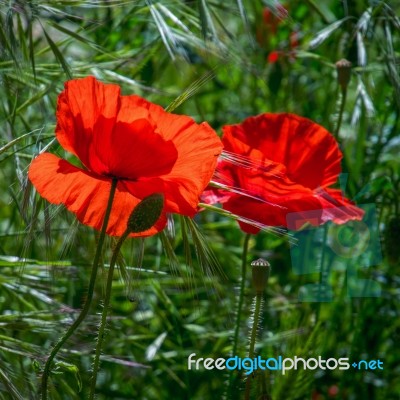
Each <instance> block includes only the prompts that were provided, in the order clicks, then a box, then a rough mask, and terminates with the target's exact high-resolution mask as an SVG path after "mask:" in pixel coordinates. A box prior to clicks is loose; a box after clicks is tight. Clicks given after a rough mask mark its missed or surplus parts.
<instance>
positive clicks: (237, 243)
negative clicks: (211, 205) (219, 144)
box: [0, 0, 400, 400]
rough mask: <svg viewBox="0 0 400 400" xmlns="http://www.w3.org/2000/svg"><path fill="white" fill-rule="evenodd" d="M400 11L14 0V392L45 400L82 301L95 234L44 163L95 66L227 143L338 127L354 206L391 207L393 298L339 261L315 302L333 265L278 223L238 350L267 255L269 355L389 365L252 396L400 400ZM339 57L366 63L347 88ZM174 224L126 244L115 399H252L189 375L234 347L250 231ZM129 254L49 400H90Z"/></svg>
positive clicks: (2, 169)
mask: <svg viewBox="0 0 400 400" xmlns="http://www.w3.org/2000/svg"><path fill="white" fill-rule="evenodd" d="M399 11H400V3H399V2H398V1H393V2H384V1H377V0H370V1H366V0H364V1H362V0H354V1H347V0H343V1H337V0H327V1H323V2H318V1H314V0H306V1H302V2H295V1H287V2H284V3H282V4H279V3H278V2H276V1H273V0H271V1H267V0H264V1H258V0H255V1H251V0H237V1H226V2H218V1H212V0H197V1H188V0H187V1H184V0H165V1H156V0H148V1H141V0H137V1H122V0H108V1H107V0H104V1H95V0H93V1H90V0H86V1H73V0H70V1H67V0H65V1H62V0H61V1H33V0H32V1H23V0H19V1H16V0H9V1H5V0H0V46H1V47H0V310H1V315H0V398H1V399H36V398H38V396H39V395H38V393H39V390H38V388H39V382H40V371H41V368H42V367H43V363H44V361H45V359H46V356H47V354H48V353H49V351H50V349H51V346H52V345H53V344H54V342H55V341H56V340H57V338H58V337H60V335H62V333H64V332H65V330H66V328H67V327H68V326H69V325H70V324H71V322H72V321H73V320H74V318H75V317H76V311H77V309H79V308H80V307H81V306H82V302H83V300H84V298H85V293H86V288H87V282H88V279H89V274H90V267H91V262H92V258H93V255H94V251H95V247H96V239H97V234H96V233H95V232H93V231H92V230H91V229H89V228H87V227H85V226H82V225H80V224H78V223H77V221H76V220H75V218H74V216H73V215H72V214H70V213H68V212H67V211H66V210H65V209H64V208H63V207H58V206H53V205H50V204H48V203H47V202H46V201H44V200H42V199H40V197H39V196H38V195H37V194H36V193H35V190H34V189H33V188H32V186H31V185H30V183H29V182H28V181H27V167H28V165H29V163H30V161H31V160H32V159H33V157H34V156H35V155H36V154H38V152H39V151H41V150H43V149H44V148H47V149H48V150H49V151H51V152H54V153H56V154H59V155H60V156H62V157H65V152H64V150H63V149H62V148H61V147H60V146H59V145H58V143H57V142H56V140H55V138H54V127H55V107H56V99H57V96H58V94H59V93H60V92H61V91H62V89H63V84H64V82H65V81H66V80H68V79H70V78H78V77H83V76H87V75H94V76H96V77H97V78H98V79H100V80H102V81H104V82H113V83H117V84H119V85H121V86H122V88H123V93H124V94H131V93H135V94H139V95H141V96H143V97H146V98H147V99H148V100H151V101H153V102H155V103H158V104H160V105H162V106H163V107H168V110H170V111H172V110H173V111H174V112H176V113H183V114H187V115H191V116H192V117H194V118H195V119H196V120H197V121H198V122H200V121H203V120H206V121H208V122H209V123H210V124H211V126H212V127H213V128H214V129H216V130H217V132H220V128H221V126H222V125H224V124H229V123H238V122H240V121H241V120H243V119H244V118H245V117H247V116H250V115H256V114H258V113H261V112H267V111H268V112H293V113H297V114H299V115H302V116H304V117H307V118H310V119H312V120H314V121H316V122H318V123H319V124H321V125H323V126H324V127H326V128H327V129H328V130H330V131H331V132H334V131H336V130H337V126H338V124H340V122H339V120H340V119H341V126H340V131H339V133H338V135H339V142H340V146H341V148H342V150H343V152H344V161H343V163H342V166H343V170H344V172H345V173H347V174H348V175H347V177H348V181H347V185H346V188H345V191H346V196H347V197H349V198H355V197H356V199H357V201H358V202H359V203H360V204H374V205H375V206H376V210H377V219H378V228H379V238H380V240H381V246H382V252H383V258H382V260H381V261H380V262H379V264H378V265H372V266H369V267H368V268H361V267H362V266H361V265H360V266H359V267H360V269H359V270H357V274H359V276H360V277H361V278H363V279H372V280H374V281H375V282H377V283H379V285H380V288H381V293H380V295H379V296H377V297H349V296H347V292H346V271H344V270H338V271H332V272H331V273H330V274H329V284H330V285H331V287H332V290H333V299H332V301H330V302H326V303H323V302H300V301H299V293H300V292H301V287H302V286H303V285H305V284H307V283H317V282H318V279H319V274H318V272H316V273H313V274H308V275H297V274H296V273H295V271H293V268H292V263H291V258H290V237H289V236H288V235H287V234H285V235H277V234H276V233H274V232H270V231H266V232H262V233H260V234H258V235H257V236H253V237H251V239H250V242H249V252H248V258H247V263H248V265H249V269H248V271H247V272H248V276H247V278H248V279H246V282H245V297H244V309H243V313H242V315H241V325H240V329H239V347H238V355H240V356H242V357H244V356H245V355H246V354H247V351H248V337H249V332H250V322H251V313H252V303H253V298H254V289H253V288H252V286H251V279H250V262H251V261H252V260H254V259H257V258H259V257H264V258H266V259H268V260H269V261H270V263H271V265H272V273H271V277H270V282H269V286H268V288H267V290H266V292H265V296H264V297H265V305H264V308H263V314H262V322H261V324H260V329H259V338H258V344H257V352H258V354H260V355H262V356H263V357H264V358H267V357H275V356H278V355H283V356H286V357H294V356H296V355H297V356H299V357H318V356H322V357H325V358H330V357H336V358H340V357H350V358H351V359H355V360H359V359H368V360H370V359H380V360H382V361H383V362H384V369H383V370H369V371H354V370H352V369H351V370H349V371H340V370H334V371H329V370H325V371H322V370H315V371H310V370H308V371H303V370H297V371H291V372H290V373H288V374H287V375H285V376H282V375H281V374H280V373H279V372H278V371H272V372H270V373H269V374H265V375H262V376H259V377H258V378H257V382H256V384H254V386H253V393H252V398H254V399H266V398H267V394H268V395H269V396H271V398H272V399H274V400H291V399H293V400H294V399H312V400H323V399H330V398H336V399H357V400H358V399H362V400H367V399H385V400H390V399H400V362H399V361H400V348H399V346H398V343H399V341H400V318H399V316H400V301H399V298H400V290H399V282H400V269H399V259H400V250H399V249H400V247H399V245H398V242H399V238H400V227H399V223H400V214H399V191H400V160H399V150H400V132H399V112H400V78H399V62H400V61H399V60H400V59H399V57H400V53H399V49H400V46H399V43H400V38H399V31H400V19H399ZM342 58H346V59H348V60H349V61H351V62H352V64H353V68H352V76H351V80H350V83H349V86H348V88H347V92H346V95H345V96H344V93H343V92H342V91H341V88H340V86H339V85H338V81H337V71H336V66H335V63H336V62H337V61H338V60H340V59H342ZM341 109H342V111H343V112H342V113H341ZM316 168H318V166H316ZM173 222H174V224H172V223H171V226H170V227H169V229H168V230H166V231H165V232H164V233H163V234H161V235H157V236H155V237H152V238H148V239H145V240H144V241H143V240H141V239H136V240H130V241H128V242H127V243H126V244H125V245H124V247H123V251H122V255H123V257H121V259H120V261H119V264H120V271H118V273H117V274H115V282H114V286H113V294H112V309H111V318H110V323H109V325H108V334H107V337H106V345H105V347H104V349H103V356H102V364H101V372H100V375H99V379H98V384H97V394H98V398H99V399H150V400H152V399H168V398H175V399H222V398H233V399H239V398H243V388H244V384H243V379H242V378H243V377H240V376H237V374H236V375H235V376H237V379H236V381H235V385H234V388H233V389H234V390H232V392H231V393H227V382H228V375H227V374H226V372H225V371H218V370H212V371H207V370H204V369H203V370H199V371H193V370H191V371H188V368H187V357H188V356H189V355H190V354H191V353H196V354H197V356H198V357H214V358H218V357H225V358H227V357H229V356H230V353H231V351H232V334H233V331H234V329H235V318H236V315H235V310H236V307H237V302H238V287H239V281H240V274H241V263H242V261H241V258H242V252H243V250H242V249H243V242H244V237H245V235H244V234H243V233H242V232H241V231H240V230H239V228H238V226H237V223H236V222H235V221H234V220H232V219H229V218H227V217H225V216H223V215H221V214H219V213H218V212H211V211H208V210H206V211H203V212H201V213H200V214H199V215H198V216H197V217H196V218H195V223H196V224H192V223H190V222H189V221H188V220H186V219H182V218H179V217H176V216H175V217H174V218H173ZM325 239H326V238H325ZM113 244H114V241H113V240H111V239H108V241H107V244H106V247H105V249H106V250H105V254H104V256H103V261H104V268H103V273H101V274H100V275H99V277H98V281H97V287H96V295H95V301H94V305H93V307H92V312H91V315H90V317H89V318H87V320H86V321H85V323H84V324H83V325H82V326H81V327H80V328H79V330H78V332H77V334H75V335H74V336H73V337H72V338H71V339H70V340H69V341H68V342H67V344H66V346H64V348H63V350H62V351H61V352H60V353H59V355H58V357H57V362H56V363H55V366H54V368H53V373H52V375H51V377H52V379H51V385H50V398H51V399H79V398H85V388H86V387H87V385H88V381H89V377H90V368H91V363H92V354H93V347H94V343H95V339H96V329H97V326H98V322H99V313H100V312H101V299H102V296H103V294H104V286H105V275H106V272H107V263H108V262H109V261H108V260H109V258H110V253H111V250H110V249H111V248H112V245H113ZM325 244H326V243H323V242H322V243H321V247H320V249H321V251H322V249H323V248H324V245H325ZM143 247H144V257H143V262H141V261H142V260H141V253H142V249H143ZM316 251H317V252H318V248H316ZM139 267H140V268H139Z"/></svg>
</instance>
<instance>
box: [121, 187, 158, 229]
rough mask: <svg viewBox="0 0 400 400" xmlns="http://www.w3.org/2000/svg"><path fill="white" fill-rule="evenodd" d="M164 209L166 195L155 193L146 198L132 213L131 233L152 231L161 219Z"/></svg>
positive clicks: (130, 218) (129, 227) (129, 222)
mask: <svg viewBox="0 0 400 400" xmlns="http://www.w3.org/2000/svg"><path fill="white" fill-rule="evenodd" d="M163 207H164V195H163V194H162V193H153V194H151V195H150V196H147V197H145V198H144V199H143V200H142V201H141V202H140V203H139V204H138V205H137V206H136V207H135V208H134V209H133V211H132V213H131V215H130V217H129V219H128V231H129V233H140V232H144V231H147V229H150V228H151V227H152V226H153V225H154V224H155V223H156V222H157V221H158V219H159V218H160V216H161V212H162V210H163Z"/></svg>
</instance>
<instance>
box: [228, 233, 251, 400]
mask: <svg viewBox="0 0 400 400" xmlns="http://www.w3.org/2000/svg"><path fill="white" fill-rule="evenodd" d="M250 238H251V235H250V234H249V233H247V234H246V236H245V238H244V243H243V253H242V275H241V279H240V289H239V300H238V306H237V310H236V322H235V333H234V336H233V346H232V356H235V355H236V352H237V347H238V341H239V331H240V321H241V317H242V308H243V300H244V288H245V283H246V267H247V253H248V249H249V242H250ZM233 376H234V375H233V370H231V371H230V372H229V384H228V394H229V395H230V396H231V395H232V390H233V380H234V379H233Z"/></svg>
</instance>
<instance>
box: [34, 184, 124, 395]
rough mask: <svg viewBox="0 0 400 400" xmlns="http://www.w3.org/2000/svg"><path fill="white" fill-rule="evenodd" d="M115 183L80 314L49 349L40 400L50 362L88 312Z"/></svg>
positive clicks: (109, 198) (114, 186)
mask: <svg viewBox="0 0 400 400" xmlns="http://www.w3.org/2000/svg"><path fill="white" fill-rule="evenodd" d="M117 183H118V181H117V179H113V180H112V183H111V189H110V195H109V197H108V203H107V208H106V213H105V215H104V221H103V226H102V227H101V231H100V237H99V241H98V243H97V248H96V254H95V256H94V259H93V266H92V272H91V274H90V280H89V286H88V291H87V296H86V300H85V304H84V305H83V308H82V310H81V312H80V314H79V315H78V318H77V319H76V320H75V322H74V323H73V324H72V325H71V326H70V327H69V329H68V330H67V332H65V333H64V335H63V336H62V337H61V339H60V340H59V341H58V342H57V343H56V345H55V346H54V347H53V349H52V350H51V353H50V355H49V357H48V358H47V361H46V364H45V366H44V369H43V375H42V385H41V390H42V400H46V399H47V382H48V379H49V374H50V367H51V363H52V361H53V360H54V357H55V356H56V355H57V353H58V352H59V350H60V349H61V347H62V346H63V344H64V343H65V342H66V341H67V340H68V338H69V337H70V336H71V335H72V334H73V333H74V332H75V330H76V329H77V328H78V326H79V325H80V324H81V323H82V321H83V320H84V319H85V317H86V315H87V314H88V312H89V309H90V305H91V303H92V299H93V293H94V286H95V283H96V276H97V270H98V267H99V262H100V256H101V251H102V249H103V243H104V238H105V235H106V229H107V225H108V220H109V219H110V214H111V207H112V203H113V200H114V195H115V190H116V188H117Z"/></svg>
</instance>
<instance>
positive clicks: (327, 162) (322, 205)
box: [204, 114, 363, 233]
mask: <svg viewBox="0 0 400 400" xmlns="http://www.w3.org/2000/svg"><path fill="white" fill-rule="evenodd" d="M223 132H224V135H223V138H222V142H223V144H224V153H225V157H224V158H223V159H222V160H221V161H220V162H219V164H218V166H217V172H216V174H215V177H214V181H215V182H218V183H220V184H223V185H227V186H229V187H231V188H233V191H229V192H227V191H222V190H220V189H218V190H214V191H213V193H212V194H211V193H210V192H206V195H205V196H204V197H205V201H206V202H207V201H209V202H215V201H216V200H217V199H218V198H219V201H220V202H221V203H223V207H224V209H226V210H228V211H230V212H233V213H234V214H237V215H239V216H241V217H244V218H246V219H249V220H253V221H256V222H259V223H261V224H263V225H268V226H285V227H288V222H287V215H288V214H289V213H297V214H295V215H297V216H298V218H297V219H296V223H297V225H296V226H292V225H293V224H290V225H291V226H289V227H290V228H291V229H297V228H300V227H301V226H302V225H303V224H304V223H305V222H309V223H311V224H313V225H319V224H322V223H325V222H327V221H330V220H331V221H334V222H335V223H339V224H340V223H344V222H346V221H348V220H354V219H357V220H359V219H361V218H362V216H363V211H362V210H360V209H358V208H357V207H355V206H354V205H353V204H352V203H351V202H350V201H349V200H347V199H345V198H344V197H343V195H342V193H341V191H340V190H338V189H333V188H331V187H330V186H332V185H333V184H334V183H335V182H336V181H337V179H338V175H339V173H340V171H341V168H340V161H341V158H342V153H341V152H340V150H339V147H338V144H337V143H336V141H335V139H334V138H333V136H332V135H331V134H330V133H329V132H328V131H327V130H325V129H324V128H323V127H322V126H320V125H317V124H316V123H314V122H312V121H310V120H308V119H306V118H302V117H299V116H297V115H293V114H261V115H258V116H256V117H250V118H247V119H246V120H244V121H243V123H241V124H238V125H228V126H224V127H223ZM232 159H234V160H236V162H232V161H231V160H232ZM238 161H239V164H240V165H238ZM216 196H217V197H216ZM218 196H219V197H218ZM239 223H240V226H241V228H242V229H243V230H244V231H245V232H247V233H257V232H258V231H259V229H258V228H256V227H254V226H251V225H248V224H246V223H243V222H239Z"/></svg>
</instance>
